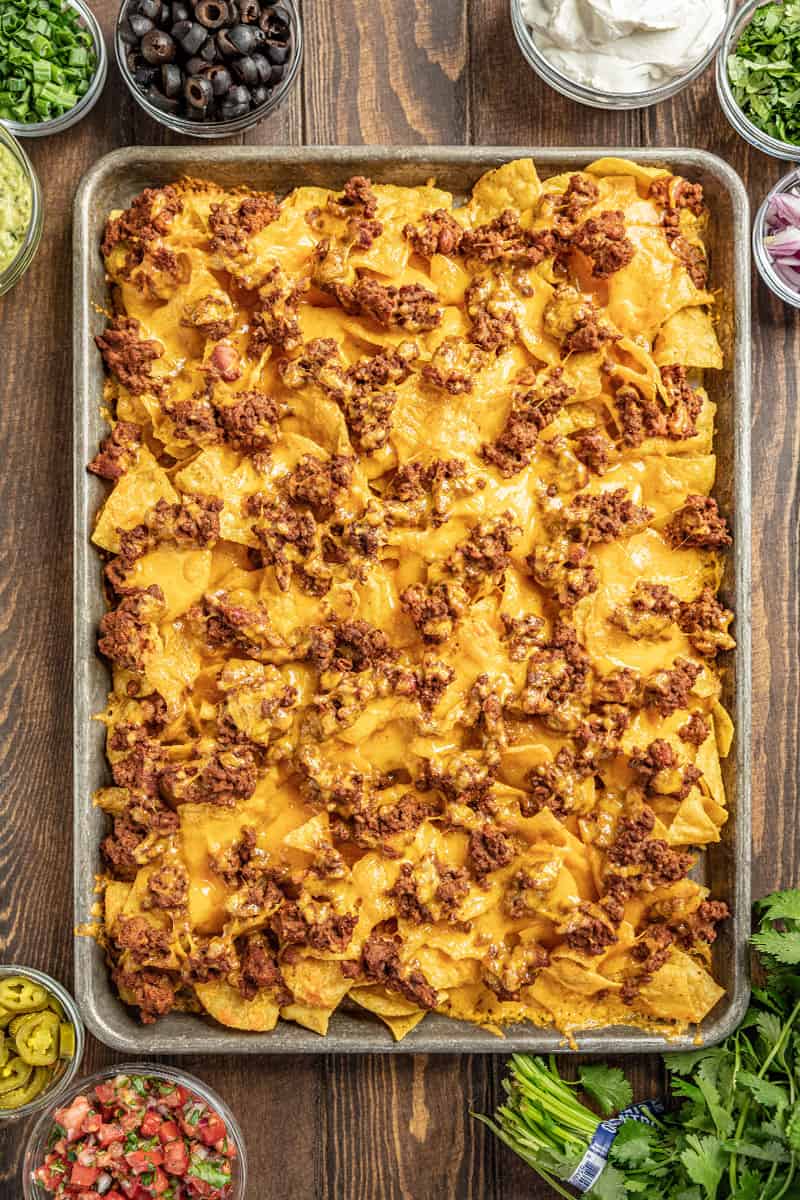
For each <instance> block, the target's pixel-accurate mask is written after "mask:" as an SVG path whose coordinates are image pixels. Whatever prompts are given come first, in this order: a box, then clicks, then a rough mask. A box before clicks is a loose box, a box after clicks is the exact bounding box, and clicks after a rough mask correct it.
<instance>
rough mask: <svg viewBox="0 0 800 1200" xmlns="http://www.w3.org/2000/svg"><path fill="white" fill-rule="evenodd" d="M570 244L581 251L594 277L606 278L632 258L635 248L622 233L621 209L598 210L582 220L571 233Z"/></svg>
mask: <svg viewBox="0 0 800 1200" xmlns="http://www.w3.org/2000/svg"><path fill="white" fill-rule="evenodd" d="M572 245H573V246H574V247H575V249H576V250H580V252H581V254H585V255H586V257H587V258H588V259H589V261H590V262H591V264H592V275H593V276H594V277H595V278H596V279H608V277H609V276H610V275H614V274H615V273H616V272H617V271H621V270H622V268H623V267H627V265H628V263H630V262H631V261H632V260H633V256H634V254H635V253H636V248H635V247H634V244H633V242H632V241H631V240H630V238H628V237H626V235H625V218H624V215H623V214H622V213H621V212H601V213H600V215H599V216H598V217H593V218H592V219H591V220H589V221H585V222H584V223H583V225H581V226H580V228H579V229H577V230H576V231H575V233H574V234H573V236H572Z"/></svg>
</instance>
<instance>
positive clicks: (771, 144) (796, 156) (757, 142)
mask: <svg viewBox="0 0 800 1200" xmlns="http://www.w3.org/2000/svg"><path fill="white" fill-rule="evenodd" d="M771 2H772V0H748V3H747V4H743V5H742V7H741V8H740V9H739V10H738V11H737V12H735V13H734V14H733V16H732V17H731V19H730V21H729V22H728V28H727V29H726V31H725V37H724V39H723V42H722V45H721V47H720V50H719V54H718V55H717V94H718V95H719V102H720V104H721V106H722V111H723V112H724V113H725V116H726V117H727V118H728V120H729V121H730V123H731V125H732V126H733V128H734V129H735V130H736V132H737V133H738V134H739V136H740V137H743V138H744V140H745V141H746V142H749V143H750V145H751V146H755V148H756V150H760V151H761V152H762V154H769V155H770V156H771V157H772V158H786V159H788V160H789V161H790V162H791V161H792V160H794V161H798V160H800V145H795V144H794V143H792V142H782V141H780V139H779V138H774V137H772V136H771V135H770V134H768V133H765V132H764V130H763V129H759V128H758V126H757V125H754V124H753V122H752V121H751V120H750V119H749V118H748V117H746V116H745V115H744V113H743V112H742V110H741V108H740V107H739V105H738V104H737V103H736V100H735V98H734V95H733V88H732V87H731V82H730V80H729V78H728V57H729V55H730V54H732V53H733V51H734V50H735V49H736V46H737V44H738V42H739V38H740V37H741V36H742V34H743V33H744V30H745V27H746V26H747V25H749V24H750V22H751V20H752V19H753V13H754V12H755V11H756V9H757V8H760V7H761V5H762V4H767V3H771Z"/></svg>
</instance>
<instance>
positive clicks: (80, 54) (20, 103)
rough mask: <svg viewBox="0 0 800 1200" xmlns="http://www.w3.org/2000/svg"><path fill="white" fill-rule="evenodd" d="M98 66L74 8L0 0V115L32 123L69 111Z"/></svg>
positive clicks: (46, 0) (26, 0)
mask: <svg viewBox="0 0 800 1200" xmlns="http://www.w3.org/2000/svg"><path fill="white" fill-rule="evenodd" d="M96 70H97V54H96V52H95V48H94V41H93V39H92V36H91V34H90V33H89V32H88V30H86V29H85V28H84V27H83V26H82V24H81V18H80V15H79V13H78V12H77V10H76V9H74V8H72V7H71V6H70V5H68V4H65V3H55V2H53V3H51V2H49V0H0V120H14V121H19V122H21V123H22V124H36V123H38V122H40V121H42V120H48V119H50V118H52V117H53V116H58V115H61V113H64V112H69V111H70V109H72V108H74V107H75V105H76V104H77V103H78V102H79V100H80V98H81V97H82V96H85V95H86V93H87V92H88V91H89V88H90V86H91V83H92V79H93V78H94V75H95V72H96Z"/></svg>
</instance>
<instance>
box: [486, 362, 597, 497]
mask: <svg viewBox="0 0 800 1200" xmlns="http://www.w3.org/2000/svg"><path fill="white" fill-rule="evenodd" d="M563 375H564V372H563V370H562V369H561V367H553V368H551V369H550V370H548V371H545V372H542V373H540V374H538V375H537V374H535V373H534V372H531V371H525V372H523V373H522V374H521V375H520V376H519V377H518V378H517V386H516V388H515V389H514V392H513V395H512V400H511V408H510V410H509V414H508V416H507V417H506V423H505V425H504V426H503V429H502V431H501V433H500V436H499V437H498V438H497V440H496V441H495V442H493V443H490V444H489V445H485V446H483V447H482V448H481V455H482V457H483V458H484V459H485V460H486V461H487V462H490V463H493V464H494V466H496V467H497V469H498V470H499V471H500V474H501V475H504V476H505V477H506V478H509V477H510V476H512V475H516V474H518V473H519V472H520V471H521V470H522V469H523V468H524V467H526V466H527V465H528V463H529V462H530V460H531V455H532V453H533V450H534V448H535V446H536V442H537V440H538V438H539V434H540V433H541V432H542V430H543V429H545V428H546V427H547V426H548V425H549V424H550V423H551V422H552V421H553V420H554V419H555V417H556V416H557V415H558V414H559V413H560V412H561V410H562V408H563V406H564V404H565V403H566V401H567V400H568V399H569V397H570V396H571V395H573V394H574V390H575V389H574V388H572V387H570V385H569V384H567V383H566V382H565V381H564V378H563Z"/></svg>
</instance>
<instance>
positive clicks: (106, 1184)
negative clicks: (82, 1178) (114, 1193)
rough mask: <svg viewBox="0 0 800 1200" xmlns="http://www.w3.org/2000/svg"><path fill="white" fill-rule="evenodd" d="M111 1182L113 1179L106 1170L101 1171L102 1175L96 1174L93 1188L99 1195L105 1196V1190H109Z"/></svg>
mask: <svg viewBox="0 0 800 1200" xmlns="http://www.w3.org/2000/svg"><path fill="white" fill-rule="evenodd" d="M113 1182H114V1180H113V1179H112V1178H111V1176H110V1175H109V1174H108V1172H107V1171H103V1173H102V1175H98V1176H97V1179H96V1180H95V1183H94V1186H95V1190H96V1191H98V1192H99V1193H100V1195H101V1196H105V1194H106V1192H108V1191H110V1189H111V1184H112V1183H113Z"/></svg>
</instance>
